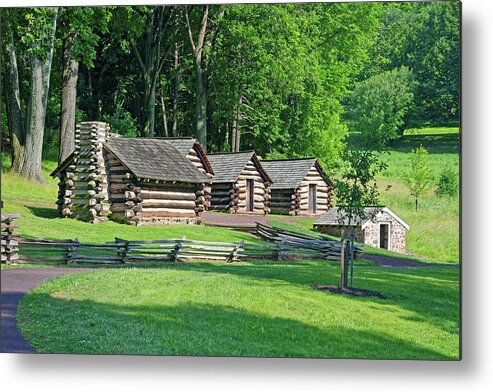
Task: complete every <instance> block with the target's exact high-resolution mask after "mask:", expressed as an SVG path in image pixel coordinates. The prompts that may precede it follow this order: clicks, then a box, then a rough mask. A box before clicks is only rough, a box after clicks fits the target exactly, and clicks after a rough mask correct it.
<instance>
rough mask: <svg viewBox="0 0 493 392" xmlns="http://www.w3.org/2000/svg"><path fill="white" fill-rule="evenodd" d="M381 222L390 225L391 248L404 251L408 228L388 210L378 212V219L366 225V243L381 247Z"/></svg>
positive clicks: (400, 251) (394, 250)
mask: <svg viewBox="0 0 493 392" xmlns="http://www.w3.org/2000/svg"><path fill="white" fill-rule="evenodd" d="M380 224H388V225H389V248H388V249H389V250H391V251H393V252H399V253H404V252H405V251H406V228H405V227H404V226H402V225H401V224H400V223H399V222H398V221H397V220H396V219H395V218H393V217H392V216H391V215H389V214H388V213H387V212H385V211H382V212H381V213H379V214H378V221H377V222H374V223H373V222H372V223H370V224H369V225H368V226H367V227H365V230H364V231H365V244H366V245H370V246H373V247H375V248H379V247H380Z"/></svg>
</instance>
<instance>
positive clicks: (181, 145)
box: [163, 137, 197, 155]
mask: <svg viewBox="0 0 493 392" xmlns="http://www.w3.org/2000/svg"><path fill="white" fill-rule="evenodd" d="M163 140H166V142H168V143H170V144H171V145H172V146H173V147H174V148H176V149H177V150H178V151H179V152H180V153H181V154H183V155H187V154H188V152H189V151H190V150H191V149H192V148H193V145H194V144H195V142H196V141H197V139H194V138H192V137H176V138H174V137H167V138H166V139H163Z"/></svg>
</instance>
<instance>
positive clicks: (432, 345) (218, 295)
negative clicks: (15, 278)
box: [17, 261, 460, 360]
mask: <svg viewBox="0 0 493 392" xmlns="http://www.w3.org/2000/svg"><path fill="white" fill-rule="evenodd" d="M360 271H361V272H360V274H359V276H358V287H361V288H369V289H372V290H377V291H379V292H381V293H383V294H384V295H386V296H388V297H389V299H387V300H381V299H377V298H372V299H361V298H354V297H351V296H346V295H333V294H328V293H324V292H321V291H317V290H313V289H312V288H311V287H310V286H311V285H312V284H313V283H317V284H321V285H331V284H332V285H333V284H335V283H336V282H337V279H338V272H339V269H338V267H337V266H336V265H334V264H332V263H327V261H310V262H298V263H295V262H291V263H290V262H282V263H276V262H272V261H268V262H242V263H229V264H228V263H213V262H210V263H207V262H190V263H172V264H171V263H163V264H162V265H161V267H160V268H119V269H104V270H99V271H96V270H95V271H91V272H89V273H80V274H73V275H66V276H62V277H58V278H55V279H52V280H49V281H48V282H46V283H44V284H42V285H41V286H39V287H37V288H36V289H34V290H32V291H30V292H29V293H28V294H27V295H26V296H25V297H24V298H22V300H21V302H20V305H19V308H18V312H17V318H18V321H19V328H20V330H21V332H22V334H23V336H25V337H26V339H27V340H28V341H29V342H30V343H31V344H32V345H33V347H35V348H36V350H37V351H39V352H44V353H60V352H63V353H85V354H140V355H145V354H147V355H200V356H256V357H258V356H267V357H317V358H381V359H384V358H385V359H427V360H431V359H436V360H438V359H447V360H458V359H459V347H460V346H459V337H460V329H459V327H460V322H459V321H460V317H459V316H460V314H459V271H458V269H457V268H447V269H442V268H420V269H375V268H365V267H360Z"/></svg>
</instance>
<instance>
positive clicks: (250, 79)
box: [209, 4, 379, 165]
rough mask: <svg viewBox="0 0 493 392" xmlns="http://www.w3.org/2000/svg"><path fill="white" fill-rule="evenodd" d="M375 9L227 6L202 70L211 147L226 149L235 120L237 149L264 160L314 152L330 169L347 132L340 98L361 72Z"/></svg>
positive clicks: (333, 5)
mask: <svg viewBox="0 0 493 392" xmlns="http://www.w3.org/2000/svg"><path fill="white" fill-rule="evenodd" d="M378 10H379V7H378V5H370V4H367V5H365V6H362V5H357V4H352V5H351V6H350V7H348V5H347V4H330V5H325V4H324V5H320V4H304V5H300V4H282V5H272V4H269V5H258V4H255V5H237V6H231V7H227V8H226V10H225V11H226V12H225V15H224V18H223V19H222V20H221V23H220V28H219V32H220V34H218V36H217V37H216V41H215V47H214V48H213V50H212V51H211V64H210V65H209V70H210V73H211V80H212V83H211V89H210V109H211V112H212V113H213V114H212V124H213V126H212V127H211V128H213V129H218V130H220V132H218V133H217V135H216V137H217V139H216V140H214V142H213V144H214V145H216V146H218V148H217V149H219V150H220V149H221V147H223V143H224V146H225V145H226V144H230V143H229V141H228V138H229V133H230V132H231V128H232V124H233V123H235V121H236V122H238V123H239V125H240V127H241V134H242V137H241V149H249V148H254V149H255V150H256V151H257V152H258V153H260V154H261V155H263V156H268V157H273V156H288V157H299V156H307V155H316V156H318V158H319V159H320V160H321V161H322V162H324V163H325V164H327V165H332V164H334V163H335V162H336V161H337V158H338V156H339V154H340V152H341V150H342V148H343V139H344V136H345V133H346V127H345V125H344V124H342V121H341V114H342V106H341V104H340V99H341V97H342V96H343V95H344V94H345V92H346V91H347V89H348V88H349V87H350V85H351V82H352V79H353V77H354V76H355V75H357V73H358V72H359V71H360V70H361V69H362V66H363V64H364V61H365V59H366V55H367V48H368V46H369V45H370V42H371V41H372V36H373V35H374V33H375V32H376V28H377V26H378V15H379V14H378ZM328 40H330V42H331V45H329V46H328V45H326V44H325V43H326V42H327V41H328ZM238 114H239V115H238ZM235 116H236V118H235ZM266 130H268V131H267V132H266ZM223 148H224V147H223Z"/></svg>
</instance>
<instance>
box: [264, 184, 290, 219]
mask: <svg viewBox="0 0 493 392" xmlns="http://www.w3.org/2000/svg"><path fill="white" fill-rule="evenodd" d="M295 196H296V195H295V192H294V189H271V199H270V205H269V206H270V208H271V212H272V213H273V214H290V215H295V204H296V200H295Z"/></svg>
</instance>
